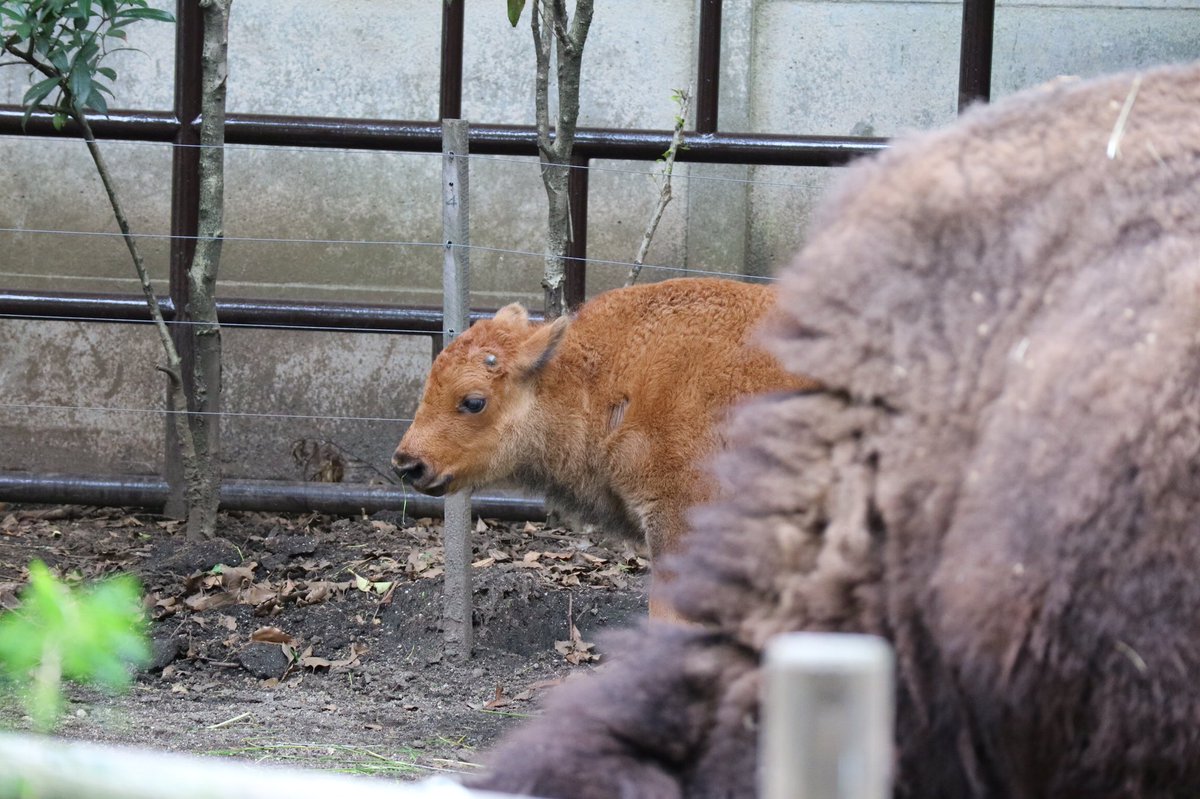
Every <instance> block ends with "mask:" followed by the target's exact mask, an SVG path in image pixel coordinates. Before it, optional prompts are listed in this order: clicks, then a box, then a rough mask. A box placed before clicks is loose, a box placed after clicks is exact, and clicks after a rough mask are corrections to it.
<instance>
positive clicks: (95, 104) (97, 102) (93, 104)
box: [87, 83, 108, 116]
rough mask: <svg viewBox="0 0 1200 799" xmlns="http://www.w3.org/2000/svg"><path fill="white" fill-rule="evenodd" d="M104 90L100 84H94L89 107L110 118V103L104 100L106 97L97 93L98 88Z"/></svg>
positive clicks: (88, 101)
mask: <svg viewBox="0 0 1200 799" xmlns="http://www.w3.org/2000/svg"><path fill="white" fill-rule="evenodd" d="M98 86H99V87H100V88H104V87H102V86H100V84H98V83H93V84H92V86H91V93H89V94H88V100H87V107H88V108H94V109H95V110H96V111H98V112H100V113H101V114H104V115H105V116H108V101H107V100H105V99H104V95H103V94H101V93H100V92H98V91H96V88H97V87H98Z"/></svg>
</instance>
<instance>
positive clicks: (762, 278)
mask: <svg viewBox="0 0 1200 799" xmlns="http://www.w3.org/2000/svg"><path fill="white" fill-rule="evenodd" d="M0 233H13V234H34V235H54V236H94V237H99V238H123V237H124V234H123V233H117V232H107V231H96V230H51V229H45V228H11V227H0ZM129 235H130V236H131V237H133V238H141V239H163V240H172V239H187V240H199V239H200V238H201V237H200V236H182V235H172V234H169V233H168V234H163V233H131V234H129ZM223 240H224V241H227V242H230V241H232V242H242V243H252V244H326V245H333V244H336V245H363V246H382V247H429V248H433V247H436V248H438V249H445V247H446V246H447V245H445V244H443V243H442V242H440V241H399V240H388V239H365V240H356V239H295V238H271V237H264V236H224V237H223ZM453 246H455V247H460V248H462V249H464V250H469V251H474V252H487V253H498V254H501V255H520V256H524V257H531V258H544V257H545V256H546V254H545V252H536V251H534V250H518V249H513V248H510V247H489V246H487V245H481V244H465V245H464V244H455V245H453ZM565 260H567V261H573V262H581V263H584V264H593V265H598V266H612V267H624V268H626V269H628V268H629V267H631V266H633V262H632V261H620V260H615V259H608V258H579V257H574V256H565ZM642 269H651V270H665V271H670V272H685V273H688V274H694V275H713V276H716V277H731V278H742V279H746V280H751V281H756V282H763V283H767V282H772V281H774V280H775V278H774V277H771V276H766V275H744V274H741V273H738V272H727V271H719V270H712V269H695V268H692V267H686V266H669V265H665V264H643V265H642Z"/></svg>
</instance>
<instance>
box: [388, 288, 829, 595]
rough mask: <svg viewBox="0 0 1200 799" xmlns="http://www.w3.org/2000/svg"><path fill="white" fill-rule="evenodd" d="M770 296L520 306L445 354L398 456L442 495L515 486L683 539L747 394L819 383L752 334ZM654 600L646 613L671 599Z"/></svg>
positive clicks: (659, 536) (402, 467)
mask: <svg viewBox="0 0 1200 799" xmlns="http://www.w3.org/2000/svg"><path fill="white" fill-rule="evenodd" d="M773 298H774V295H773V292H772V291H771V290H770V289H768V288H766V287H763V286H756V285H750V284H746V283H738V282H734V281H730V280H697V279H687V278H684V279H679V280H668V281H664V282H662V283H652V284H648V285H643V286H635V287H632V288H626V289H618V290H615V291H610V292H607V293H605V294H601V295H600V296H598V297H596V298H595V299H593V300H592V301H590V302H588V303H587V304H585V305H584V306H583V307H582V308H581V309H580V310H579V312H578V313H577V314H576V315H574V316H573V317H562V318H559V319H556V320H554V321H553V322H549V323H545V324H535V323H532V322H530V320H529V317H528V315H527V314H526V312H525V309H524V308H522V307H521V306H519V305H509V306H507V307H505V308H502V309H500V311H499V312H498V313H497V314H496V316H495V318H493V319H490V320H487V321H484V322H480V323H479V324H476V325H474V326H473V327H471V329H470V330H468V331H467V332H465V333H464V334H463V335H462V336H460V337H459V338H458V339H456V340H455V341H454V342H453V343H451V344H450V346H448V347H446V349H445V350H444V351H443V352H442V353H441V354H440V355H438V357H437V359H436V360H435V361H434V364H433V369H432V371H431V372H430V374H429V379H428V382H427V383H426V386H425V394H424V396H423V397H422V399H421V404H420V406H419V407H418V408H417V413H416V418H415V419H414V420H413V423H412V425H411V426H410V427H409V429H408V431H407V432H406V433H405V434H404V438H403V440H401V442H400V445H399V447H397V449H396V454H395V457H394V458H393V460H392V462H393V465H394V466H395V468H396V470H397V471H398V472H399V473H400V474H401V475H402V476H403V477H404V478H405V479H407V480H408V481H409V482H411V483H412V485H413V487H414V488H416V489H418V490H419V491H423V492H425V493H429V494H435V495H440V494H444V493H446V492H448V491H459V490H462V489H468V488H477V487H479V486H482V485H487V484H489V483H495V482H498V481H501V480H505V479H510V478H511V479H515V480H516V481H517V482H519V483H520V484H521V485H523V486H525V487H527V488H530V489H533V490H537V491H543V492H545V493H546V495H547V497H548V498H549V499H550V500H551V502H552V503H555V504H557V505H558V506H559V507H562V508H564V509H565V510H568V511H570V512H573V513H575V514H576V515H578V516H579V517H580V518H582V519H584V520H586V521H589V522H592V523H594V524H596V525H599V526H600V527H601V528H603V529H605V530H609V531H612V532H614V533H618V534H621V533H624V534H628V535H635V536H644V537H645V539H646V541H647V543H648V545H649V547H650V553H651V555H652V556H653V557H657V556H659V555H661V554H662V553H663V552H666V551H668V550H671V549H673V548H674V547H675V545H676V543H677V541H678V539H679V537H680V535H681V534H682V533H683V530H684V526H685V525H684V511H685V509H686V508H688V507H689V506H691V505H694V504H696V503H697V502H700V501H703V500H706V499H708V498H710V497H712V496H713V488H714V484H713V481H712V479H711V477H710V476H709V475H708V474H707V472H706V471H705V470H704V462H705V460H706V459H707V457H708V456H709V455H710V454H711V453H712V452H713V450H714V449H716V448H717V447H718V445H719V443H720V442H719V436H718V433H717V432H716V426H717V424H718V423H719V422H720V421H722V419H723V417H724V416H725V413H726V411H727V410H728V408H729V406H730V405H731V404H732V403H733V402H735V401H736V400H737V399H738V398H739V397H743V396H745V395H748V394H757V393H760V392H765V391H773V390H778V389H785V388H800V387H804V386H807V385H811V384H810V383H809V382H808V381H805V380H802V379H798V378H794V377H792V376H790V375H789V374H787V373H785V372H784V371H783V370H782V368H781V367H780V366H779V364H778V362H777V361H776V360H775V359H774V358H773V357H772V356H770V355H768V354H767V353H766V352H764V351H762V350H760V349H758V348H757V347H756V346H755V345H754V342H753V339H754V335H755V331H756V328H757V326H758V323H759V321H760V320H761V319H762V317H763V315H764V314H765V313H766V312H767V310H768V309H769V308H770V307H771V305H772V302H773ZM656 605H657V603H656V601H655V600H654V599H653V598H652V601H651V614H652V615H660V613H661V610H662V609H661V608H658V607H656Z"/></svg>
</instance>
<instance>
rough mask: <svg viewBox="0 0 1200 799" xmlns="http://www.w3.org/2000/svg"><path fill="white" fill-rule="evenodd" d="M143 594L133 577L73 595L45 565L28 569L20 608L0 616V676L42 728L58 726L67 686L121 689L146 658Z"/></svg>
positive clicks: (147, 652) (38, 564) (79, 590)
mask: <svg viewBox="0 0 1200 799" xmlns="http://www.w3.org/2000/svg"><path fill="white" fill-rule="evenodd" d="M141 593H142V592H141V586H140V585H139V584H138V581H137V580H136V579H134V578H133V577H129V576H119V577H113V578H110V579H107V580H103V581H101V582H98V583H94V584H92V585H89V586H84V587H81V588H77V589H72V588H70V587H69V586H67V585H65V584H64V583H62V582H61V581H59V580H58V579H56V578H55V577H54V575H53V574H51V573H50V570H49V569H48V568H46V565H45V564H44V563H42V562H41V561H34V562H33V563H31V564H30V566H29V585H28V586H27V587H26V588H25V589H24V591H22V593H21V607H20V608H19V609H17V610H13V611H9V612H7V613H4V614H3V615H0V670H3V672H4V674H6V675H7V676H8V678H9V679H10V680H11V682H12V684H13V685H14V686H15V687H16V688H17V689H18V690H19V691H20V693H21V694H22V696H23V698H24V701H25V706H26V709H27V711H28V712H29V715H30V716H31V717H32V718H33V721H34V725H35V727H36V728H37V729H38V730H41V731H47V730H50V729H52V728H53V727H54V724H55V722H56V721H57V719H58V716H59V713H60V712H61V710H62V703H63V698H62V682H63V680H72V681H75V682H80V683H89V684H97V685H101V686H103V687H105V688H108V689H110V690H123V689H125V688H127V687H128V686H129V683H130V680H131V675H130V666H132V665H139V664H143V663H145V662H146V661H147V660H149V657H150V649H149V645H148V644H147V640H146V629H145V628H146V619H145V614H144V613H143V611H142V606H141Z"/></svg>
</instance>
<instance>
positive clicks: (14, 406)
mask: <svg viewBox="0 0 1200 799" xmlns="http://www.w3.org/2000/svg"><path fill="white" fill-rule="evenodd" d="M0 408H4V409H7V410H23V411H85V412H88V413H140V414H158V415H161V416H173V415H176V414H181V413H183V414H189V415H192V416H221V417H231V418H243V419H310V420H314V419H315V420H326V421H336V422H388V423H407V424H411V423H412V419H406V418H403V417H393V416H329V415H323V414H308V413H260V412H254V411H181V410H171V409H169V408H114V407H109V406H103V405H51V404H40V403H23V402H0Z"/></svg>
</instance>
